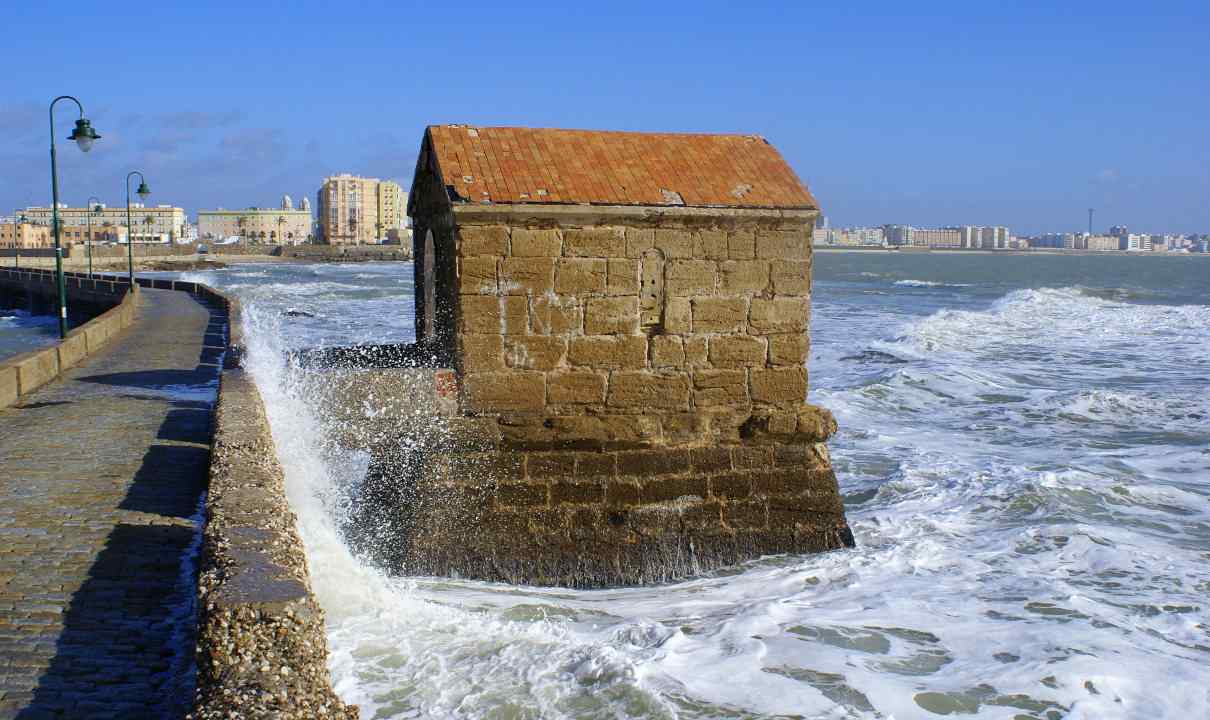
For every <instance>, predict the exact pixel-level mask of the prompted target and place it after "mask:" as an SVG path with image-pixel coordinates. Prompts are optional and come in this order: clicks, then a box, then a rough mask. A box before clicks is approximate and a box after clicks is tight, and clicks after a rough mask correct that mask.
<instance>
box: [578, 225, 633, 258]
mask: <svg viewBox="0 0 1210 720" xmlns="http://www.w3.org/2000/svg"><path fill="white" fill-rule="evenodd" d="M563 254H564V255H567V256H569V257H601V258H609V257H624V256H625V255H626V232H625V230H624V229H623V228H621V227H595V228H577V229H574V230H567V231H565V232H564V233H563Z"/></svg>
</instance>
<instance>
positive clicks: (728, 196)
mask: <svg viewBox="0 0 1210 720" xmlns="http://www.w3.org/2000/svg"><path fill="white" fill-rule="evenodd" d="M427 137H428V142H430V143H431V147H432V150H433V152H434V155H435V157H436V161H437V165H438V167H439V169H440V173H441V176H442V181H443V182H444V184H445V185H446V187H447V188H450V189H452V192H453V193H455V194H456V201H463V202H475V203H480V202H491V203H576V204H581V203H589V204H595V205H687V206H691V207H748V208H787V209H789V208H809V209H816V208H817V207H818V205H817V204H816V202H815V198H814V197H812V196H811V193H810V191H808V190H807V188H806V186H804V185H803V184H802V181H800V180H799V179H798V176H797V175H795V174H794V171H793V170H791V169H790V166H789V165H787V164H786V161H785V160H783V159H782V157H781V155H780V154H779V153H778V152H777V150H776V149H774V147H773V146H772V145H770V144H769V143H768V141H766V140H765V139H764V138H762V137H760V136H758V135H691V134H679V133H678V134H674V133H638V132H607V131H599V130H554V129H535V128H508V127H473V126H469V125H433V126H430V127H429V128H428V134H427Z"/></svg>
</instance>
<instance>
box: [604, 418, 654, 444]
mask: <svg viewBox="0 0 1210 720" xmlns="http://www.w3.org/2000/svg"><path fill="white" fill-rule="evenodd" d="M595 419H596V420H598V421H599V422H600V423H601V425H602V426H603V427H604V428H605V431H606V435H607V437H608V439H609V440H610V442H611V443H613V444H614V445H616V446H618V447H635V446H644V445H650V444H652V443H653V442H655V441H657V440H659V438H660V421H659V418H657V417H653V416H651V415H602V416H600V417H598V418H595Z"/></svg>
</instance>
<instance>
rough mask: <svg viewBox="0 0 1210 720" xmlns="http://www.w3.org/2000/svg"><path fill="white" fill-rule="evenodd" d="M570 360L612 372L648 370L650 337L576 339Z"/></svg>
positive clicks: (588, 336) (595, 336)
mask: <svg viewBox="0 0 1210 720" xmlns="http://www.w3.org/2000/svg"><path fill="white" fill-rule="evenodd" d="M567 361H568V362H569V363H570V364H572V365H576V366H580V367H590V368H601V369H608V370H619V369H621V370H637V369H639V368H644V367H647V336H645V335H587V336H583V337H573V338H572V339H571V343H570V345H569V346H568V349H567Z"/></svg>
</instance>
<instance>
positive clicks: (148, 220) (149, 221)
mask: <svg viewBox="0 0 1210 720" xmlns="http://www.w3.org/2000/svg"><path fill="white" fill-rule="evenodd" d="M154 222H155V218H153V217H152V216H150V215H148V216H146V217H144V218H143V225H145V226H146V227H147V230H146V234H147V237H149V238H150V237H151V225H152V223H154ZM148 242H150V240H148Z"/></svg>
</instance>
